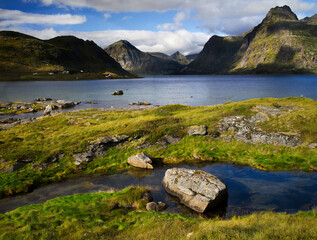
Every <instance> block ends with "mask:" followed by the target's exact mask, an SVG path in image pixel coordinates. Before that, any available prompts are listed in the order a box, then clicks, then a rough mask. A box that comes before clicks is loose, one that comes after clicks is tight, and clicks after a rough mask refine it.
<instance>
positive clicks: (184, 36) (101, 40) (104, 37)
mask: <svg viewBox="0 0 317 240" xmlns="http://www.w3.org/2000/svg"><path fill="white" fill-rule="evenodd" d="M7 30H8V29H7ZM10 30H12V31H19V32H22V33H25V34H29V35H32V36H35V37H37V38H40V39H50V38H53V37H56V36H61V35H73V36H76V37H78V38H82V39H85V40H93V41H94V42H95V43H96V44H98V45H99V46H100V47H102V48H104V47H106V46H108V45H110V44H112V43H114V42H116V41H119V40H128V41H129V42H130V43H131V44H133V45H134V46H136V47H137V48H139V49H140V50H141V51H145V52H163V53H166V54H172V53H174V52H176V51H180V52H182V53H183V54H189V53H198V52H200V51H201V50H202V48H203V46H204V44H205V43H206V42H207V41H208V39H209V38H210V35H209V34H206V33H202V32H189V31H187V30H184V29H180V30H177V31H159V32H154V31H136V30H108V31H95V32H76V31H56V30H54V29H53V28H48V29H44V30H31V29H26V28H10Z"/></svg>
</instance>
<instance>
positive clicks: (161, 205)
mask: <svg viewBox="0 0 317 240" xmlns="http://www.w3.org/2000/svg"><path fill="white" fill-rule="evenodd" d="M166 208H168V204H167V203H164V202H158V203H157V205H156V211H157V212H162V211H164V210H165V209H166Z"/></svg>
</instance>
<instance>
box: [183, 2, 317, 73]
mask: <svg viewBox="0 0 317 240" xmlns="http://www.w3.org/2000/svg"><path fill="white" fill-rule="evenodd" d="M316 56H317V24H316V15H314V16H312V17H311V18H305V19H303V20H298V18H297V16H296V15H295V14H294V13H293V12H292V11H291V9H290V8H289V7H288V6H284V7H275V8H272V9H271V10H270V11H269V12H268V14H267V15H266V17H265V18H264V19H263V21H262V22H261V24H259V25H258V26H256V27H255V28H254V29H253V30H252V31H250V32H248V33H247V34H245V36H243V35H242V36H236V37H218V36H213V37H212V38H211V39H210V40H209V41H208V42H207V43H206V45H205V47H204V49H203V50H202V52H201V53H200V54H199V56H198V57H197V59H196V60H195V61H193V62H192V63H191V64H189V65H188V66H187V67H186V68H184V69H183V70H182V71H181V73H184V74H236V73H239V74H244V73H248V74H256V73H261V74H291V73H317V57H316Z"/></svg>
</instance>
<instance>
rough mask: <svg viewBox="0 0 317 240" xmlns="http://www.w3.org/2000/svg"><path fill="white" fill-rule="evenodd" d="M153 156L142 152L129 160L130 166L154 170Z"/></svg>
mask: <svg viewBox="0 0 317 240" xmlns="http://www.w3.org/2000/svg"><path fill="white" fill-rule="evenodd" d="M151 163H152V160H151V156H150V155H148V154H147V153H145V152H141V153H139V154H138V155H136V156H131V157H129V158H128V164H130V165H131V166H133V167H137V168H146V169H153V166H152V164H151Z"/></svg>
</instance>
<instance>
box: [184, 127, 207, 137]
mask: <svg viewBox="0 0 317 240" xmlns="http://www.w3.org/2000/svg"><path fill="white" fill-rule="evenodd" d="M187 133H188V135H200V136H204V135H206V134H207V127H206V126H205V125H194V126H191V127H189V128H188V131H187Z"/></svg>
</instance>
